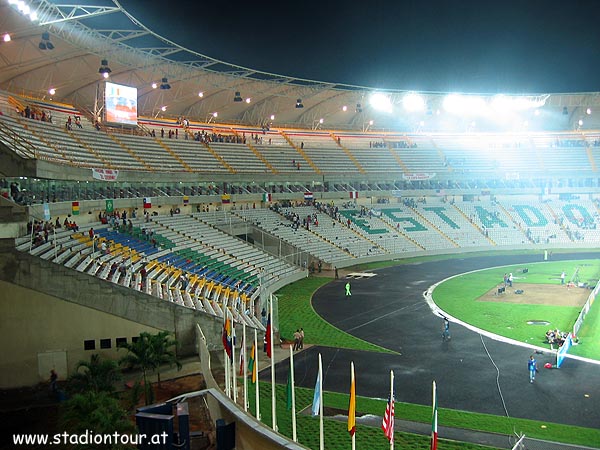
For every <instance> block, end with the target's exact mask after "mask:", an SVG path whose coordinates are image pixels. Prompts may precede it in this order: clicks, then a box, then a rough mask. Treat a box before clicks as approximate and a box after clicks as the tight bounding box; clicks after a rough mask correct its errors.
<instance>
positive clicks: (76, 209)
mask: <svg viewBox="0 0 600 450" xmlns="http://www.w3.org/2000/svg"><path fill="white" fill-rule="evenodd" d="M71 214H73V215H74V216H78V215H79V202H71Z"/></svg>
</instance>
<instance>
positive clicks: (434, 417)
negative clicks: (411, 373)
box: [430, 380, 438, 450]
mask: <svg viewBox="0 0 600 450" xmlns="http://www.w3.org/2000/svg"><path fill="white" fill-rule="evenodd" d="M436 390H437V388H436V385H435V380H434V381H433V399H432V402H431V405H432V406H433V413H432V417H431V446H430V449H431V450H437V428H438V426H437V392H436Z"/></svg>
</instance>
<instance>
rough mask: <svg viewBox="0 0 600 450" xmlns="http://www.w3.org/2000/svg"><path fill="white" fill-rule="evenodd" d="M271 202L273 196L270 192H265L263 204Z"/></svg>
mask: <svg viewBox="0 0 600 450" xmlns="http://www.w3.org/2000/svg"><path fill="white" fill-rule="evenodd" d="M271 201H273V196H272V195H271V193H270V192H265V193H264V194H263V202H271Z"/></svg>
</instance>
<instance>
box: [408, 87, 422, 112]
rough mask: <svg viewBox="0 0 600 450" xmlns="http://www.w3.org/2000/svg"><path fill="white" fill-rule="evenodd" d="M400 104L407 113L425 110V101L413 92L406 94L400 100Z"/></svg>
mask: <svg viewBox="0 0 600 450" xmlns="http://www.w3.org/2000/svg"><path fill="white" fill-rule="evenodd" d="M402 104H403V105H404V109H406V110H407V111H411V112H416V111H424V110H425V99H424V98H423V97H421V96H420V95H419V94H416V93H414V92H409V93H408V94H406V95H405V96H404V97H403V98H402Z"/></svg>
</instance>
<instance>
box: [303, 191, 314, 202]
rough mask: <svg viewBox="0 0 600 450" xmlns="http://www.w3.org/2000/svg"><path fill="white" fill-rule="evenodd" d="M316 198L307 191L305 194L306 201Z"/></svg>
mask: <svg viewBox="0 0 600 450" xmlns="http://www.w3.org/2000/svg"><path fill="white" fill-rule="evenodd" d="M313 198H314V196H313V193H312V192H310V191H306V192H305V193H304V200H312V199H313Z"/></svg>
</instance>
